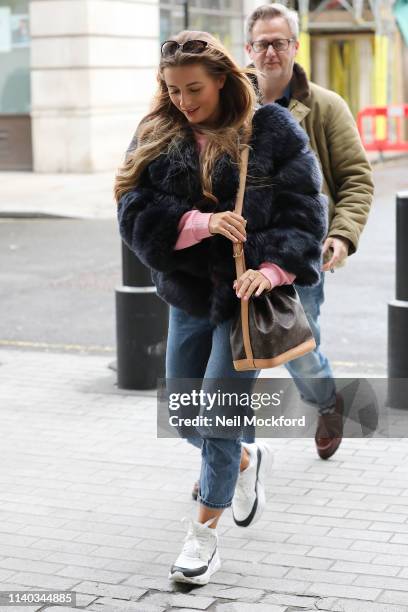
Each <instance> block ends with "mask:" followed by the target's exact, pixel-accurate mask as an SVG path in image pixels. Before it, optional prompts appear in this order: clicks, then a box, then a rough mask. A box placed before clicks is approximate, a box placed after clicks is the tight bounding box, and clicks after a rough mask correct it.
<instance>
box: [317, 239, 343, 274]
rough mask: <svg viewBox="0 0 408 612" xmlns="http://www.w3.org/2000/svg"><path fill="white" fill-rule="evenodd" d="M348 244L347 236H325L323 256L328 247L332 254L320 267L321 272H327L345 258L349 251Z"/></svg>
mask: <svg viewBox="0 0 408 612" xmlns="http://www.w3.org/2000/svg"><path fill="white" fill-rule="evenodd" d="M349 244H350V243H349V241H348V240H347V238H335V237H334V236H332V237H331V238H326V240H325V242H324V245H323V256H324V255H325V254H326V253H327V251H328V250H329V249H330V250H331V251H332V256H331V258H330V259H329V261H328V262H327V263H325V264H324V266H323V267H322V270H323V272H328V271H329V270H330V269H331V268H335V266H337V265H338V264H340V263H341V262H342V261H344V259H346V257H347V255H348V252H349Z"/></svg>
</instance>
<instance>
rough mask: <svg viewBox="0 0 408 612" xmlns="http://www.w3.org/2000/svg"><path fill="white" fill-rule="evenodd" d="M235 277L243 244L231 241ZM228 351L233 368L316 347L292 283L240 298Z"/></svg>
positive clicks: (281, 359) (277, 360) (238, 207)
mask: <svg viewBox="0 0 408 612" xmlns="http://www.w3.org/2000/svg"><path fill="white" fill-rule="evenodd" d="M248 155H249V148H248V147H245V148H244V149H243V150H242V152H241V164H240V176H239V189H238V193H237V198H236V202H235V212H236V213H237V214H238V215H241V214H242V208H243V203H244V194H245V183H246V175H247V167H248ZM234 259H235V268H236V274H237V278H239V277H240V276H241V275H242V274H243V273H244V272H245V270H246V266H245V255H244V248H243V245H242V243H237V244H234ZM230 341H231V350H232V357H233V361H234V368H235V369H236V370H258V369H261V368H274V367H276V366H279V365H282V364H284V363H286V362H287V361H291V360H292V359H296V358H297V357H301V356H302V355H305V354H306V353H309V352H310V351H312V350H313V349H314V348H315V347H316V342H315V340H314V338H313V334H312V331H311V329H310V325H309V323H308V320H307V317H306V314H305V311H304V310H303V306H302V304H301V302H300V299H299V296H298V294H297V291H296V289H295V287H294V286H293V285H282V286H279V287H275V288H274V289H272V290H271V291H269V292H267V293H265V292H264V293H263V294H262V295H260V296H259V297H251V298H250V299H249V300H243V299H241V308H240V310H239V312H238V315H237V317H236V318H235V320H234V321H233V324H232V327H231V335H230Z"/></svg>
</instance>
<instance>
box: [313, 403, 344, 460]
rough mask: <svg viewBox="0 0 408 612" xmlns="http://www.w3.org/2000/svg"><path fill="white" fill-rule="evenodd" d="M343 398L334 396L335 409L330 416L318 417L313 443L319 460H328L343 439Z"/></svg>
mask: <svg viewBox="0 0 408 612" xmlns="http://www.w3.org/2000/svg"><path fill="white" fill-rule="evenodd" d="M343 412H344V403H343V398H342V397H341V395H340V394H339V393H337V395H336V408H335V410H334V412H333V413H332V414H325V415H321V416H319V420H318V423H317V429H316V435H315V442H316V450H317V454H318V455H319V457H320V458H321V459H328V458H329V457H331V456H332V455H334V453H335V452H336V450H337V449H338V448H339V446H340V443H341V441H342V439H343Z"/></svg>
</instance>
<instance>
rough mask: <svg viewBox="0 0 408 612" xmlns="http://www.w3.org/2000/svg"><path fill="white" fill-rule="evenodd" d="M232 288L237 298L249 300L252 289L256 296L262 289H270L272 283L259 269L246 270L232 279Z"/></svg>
mask: <svg viewBox="0 0 408 612" xmlns="http://www.w3.org/2000/svg"><path fill="white" fill-rule="evenodd" d="M234 289H235V292H236V294H237V297H238V298H242V299H244V300H249V298H250V297H251V295H252V294H253V293H254V291H255V296H256V297H258V296H259V295H261V293H262V292H263V291H270V290H271V289H272V285H271V282H270V281H269V280H268V279H267V278H266V277H265V276H264V275H263V274H262V272H259V270H247V271H246V272H244V274H242V275H241V276H240V277H239V279H238V280H236V281H234Z"/></svg>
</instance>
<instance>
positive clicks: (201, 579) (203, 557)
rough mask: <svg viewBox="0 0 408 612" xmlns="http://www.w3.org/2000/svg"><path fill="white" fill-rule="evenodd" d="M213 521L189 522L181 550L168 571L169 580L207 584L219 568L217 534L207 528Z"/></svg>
mask: <svg viewBox="0 0 408 612" xmlns="http://www.w3.org/2000/svg"><path fill="white" fill-rule="evenodd" d="M213 520H214V519H210V520H209V521H207V522H206V523H204V524H202V523H197V522H196V521H190V522H189V526H188V532H187V535H186V537H185V539H184V546H183V550H182V551H181V553H180V554H179V556H178V557H177V559H176V562H175V564H174V565H172V567H171V569H170V573H169V579H170V580H173V581H174V582H188V583H190V584H201V585H203V584H208V582H209V580H210V578H211V576H212V574H214V572H216V571H217V570H218V569H219V568H220V567H221V561H220V558H219V556H218V536H217V532H216V530H215V529H210V528H209V526H208V525H210V524H211V523H212V521H213Z"/></svg>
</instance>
